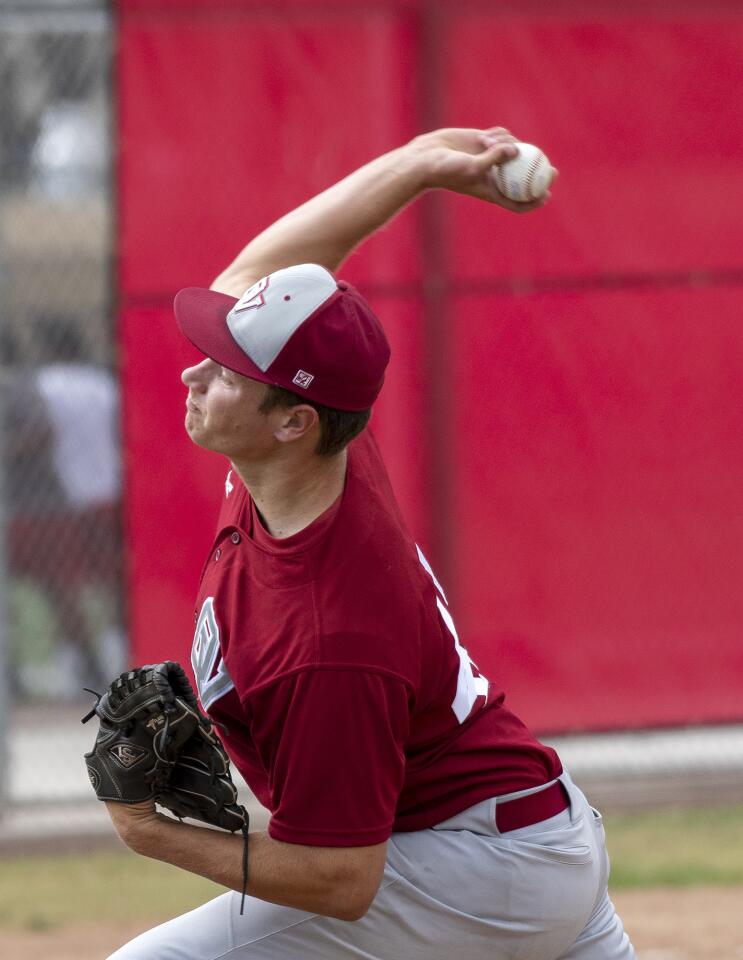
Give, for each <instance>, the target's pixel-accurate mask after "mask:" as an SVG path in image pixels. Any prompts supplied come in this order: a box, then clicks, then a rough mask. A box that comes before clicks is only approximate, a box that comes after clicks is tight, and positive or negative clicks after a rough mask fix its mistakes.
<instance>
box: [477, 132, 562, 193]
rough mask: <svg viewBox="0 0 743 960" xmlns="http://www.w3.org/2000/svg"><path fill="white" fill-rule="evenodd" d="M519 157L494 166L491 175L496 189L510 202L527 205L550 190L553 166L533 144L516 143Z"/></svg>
mask: <svg viewBox="0 0 743 960" xmlns="http://www.w3.org/2000/svg"><path fill="white" fill-rule="evenodd" d="M514 146H515V147H518V149H519V155H518V156H517V157H514V158H513V159H512V160H507V161H506V162H505V163H501V164H498V165H495V166H493V168H492V170H491V174H492V177H493V180H494V181H495V185H496V187H497V188H498V189H499V190H500V192H501V193H502V194H503V195H504V196H506V197H508V198H509V199H510V200H516V201H517V202H518V203H527V202H528V201H529V200H536V199H537V198H538V197H541V196H542V194H543V193H545V191H546V190H547V189H548V187H549V185H550V181H551V179H552V165H551V164H550V162H549V160H548V159H547V157H546V156H545V154H544V153H542V151H541V150H540V149H539V147H535V146H534V144H533V143H515V144H514Z"/></svg>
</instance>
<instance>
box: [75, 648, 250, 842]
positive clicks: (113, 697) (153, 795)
mask: <svg viewBox="0 0 743 960" xmlns="http://www.w3.org/2000/svg"><path fill="white" fill-rule="evenodd" d="M96 696H98V703H97V704H96V706H95V707H94V708H93V709H92V710H91V711H90V713H88V714H87V715H86V716H85V717H83V721H82V722H83V723H87V721H88V720H90V719H91V718H92V717H93V716H98V718H99V720H100V729H99V731H98V736H97V737H96V741H95V744H94V745H93V749H92V750H91V752H90V753H86V754H85V762H86V764H87V767H88V775H89V776H90V782H91V783H92V784H93V789H94V790H95V792H96V794H97V796H98V799H99V800H115V801H118V802H119V803H141V802H143V801H145V800H155V802H156V803H158V804H159V805H160V806H161V807H165V808H166V809H167V810H170V811H171V812H172V813H174V814H175V815H176V816H177V817H179V818H181V819H182V818H184V817H191V818H193V819H195V820H201V821H202V822H204V823H209V824H212V825H213V826H216V827H222V828H223V829H225V830H231V831H235V830H242V829H243V828H244V826H245V825H246V824H247V818H248V815H247V812H246V810H245V808H244V807H242V806H239V805H238V803H237V790H236V788H235V785H234V783H233V782H232V778H231V776H230V767H229V760H228V758H227V754H226V753H225V751H224V747H223V746H222V744H221V743H220V741H219V738H218V737H217V735H216V734H215V733H214V731H213V729H212V724H211V722H210V721H209V720H208V719H207V718H206V717H205V716H204V715H203V714H202V713H201V711H200V710H199V707H198V702H197V700H196V695H195V694H194V692H193V689H192V688H191V684H190V683H189V681H188V677H187V676H186V674H185V672H184V670H183V668H182V667H181V665H180V664H178V663H174V662H173V661H170V660H167V661H165V662H164V663H158V664H154V665H152V664H151V665H149V666H145V667H138V668H136V669H134V670H130V671H129V672H127V673H122V674H121V676H119V677H117V678H116V680H114V682H113V683H112V684H111V686H110V687H109V688H108V690H107V691H106V692H105V693H104V694H103V695H102V696H100V695H98V694H96Z"/></svg>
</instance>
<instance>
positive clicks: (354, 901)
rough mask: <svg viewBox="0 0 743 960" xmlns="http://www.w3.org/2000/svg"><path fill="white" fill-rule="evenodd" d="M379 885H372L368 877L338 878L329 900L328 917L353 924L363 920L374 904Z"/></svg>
mask: <svg viewBox="0 0 743 960" xmlns="http://www.w3.org/2000/svg"><path fill="white" fill-rule="evenodd" d="M378 889H379V883H378V882H377V883H372V882H370V880H369V877H368V876H358V875H356V876H348V875H346V876H345V877H343V878H340V877H339V878H337V879H336V881H335V883H333V886H332V893H331V896H330V897H329V898H328V907H329V909H328V910H327V915H328V916H330V917H333V918H334V919H335V920H345V921H347V922H349V923H353V922H354V921H355V920H361V918H362V917H364V916H365V915H366V913H367V911H368V910H369V907H371V905H372V903H373V902H374V898H375V897H376V895H377V890H378Z"/></svg>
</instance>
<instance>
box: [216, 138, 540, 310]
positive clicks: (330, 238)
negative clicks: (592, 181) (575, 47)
mask: <svg viewBox="0 0 743 960" xmlns="http://www.w3.org/2000/svg"><path fill="white" fill-rule="evenodd" d="M514 142H515V138H514V137H513V136H512V135H511V133H510V132H509V131H508V130H506V129H504V128H503V127H492V128H490V129H486V130H472V129H459V128H451V129H445V130H436V131H434V132H433V133H426V134H423V135H422V136H419V137H416V138H415V139H414V140H411V142H410V143H408V144H406V145H405V146H402V147H399V148H398V149H396V150H393V151H391V152H390V153H386V154H384V155H383V156H381V157H378V158H377V159H376V160H372V161H371V163H367V164H366V165H365V166H363V167H361V168H360V169H358V170H356V171H354V173H352V174H350V175H349V176H347V177H345V178H344V179H343V180H341V181H339V182H338V183H336V184H334V185H333V186H332V187H330V188H328V189H327V190H325V191H324V192H323V193H320V194H318V195H317V196H316V197H313V198H312V199H311V200H308V201H307V203H304V204H302V205H301V206H300V207H297V208H296V210H292V211H291V213H288V214H286V216H284V217H282V218H281V219H280V220H277V221H276V223H274V224H272V225H271V226H270V227H268V229H266V230H264V231H263V233H261V234H259V235H258V236H257V237H255V239H253V240H251V241H250V243H248V245H247V246H246V247H245V248H244V249H243V250H242V251H241V252H240V253H239V254H238V256H237V257H236V258H235V260H234V261H233V262H232V263H231V264H230V266H229V267H227V269H226V270H225V271H224V272H223V273H221V274H220V275H219V276H218V277H217V278H216V280H215V281H214V283H213V284H212V289H214V290H219V291H221V292H222V293H227V294H230V295H231V296H235V297H239V296H241V295H242V294H243V292H244V291H245V289H246V288H247V287H249V286H250V285H251V284H252V283H254V282H255V281H256V280H259V279H260V278H261V277H264V276H266V275H267V274H269V273H272V272H273V271H274V270H279V269H281V268H282V267H288V266H291V265H292V264H295V263H319V264H321V265H322V266H324V267H327V268H328V269H329V270H333V271H335V270H337V269H338V267H339V266H340V265H341V263H342V262H343V261H344V260H345V259H346V257H348V255H349V254H350V253H351V252H352V251H353V250H354V248H355V247H357V246H358V245H359V244H360V243H361V242H362V240H365V239H366V238H367V237H369V236H371V234H372V233H374V232H375V231H376V230H378V229H379V228H380V227H381V226H383V225H384V224H385V223H387V221H388V220H390V219H392V217H394V216H395V215H396V214H397V213H399V212H400V210H402V209H403V207H405V206H407V204H408V203H410V201H411V200H414V199H415V198H416V197H417V196H418V195H419V194H421V193H423V192H424V191H426V190H430V189H437V188H438V189H445V190H452V191H454V192H456V193H463V194H466V195H468V196H472V197H477V198H479V199H481V200H485V201H487V202H490V203H494V204H497V205H498V206H501V207H504V208H505V209H506V210H511V211H513V212H515V213H526V212H529V211H531V210H535V209H537V208H538V207H541V206H542V205H543V204H544V203H545V202H546V200H547V198H548V196H549V195H546V196H545V197H543V198H541V199H540V200H535V201H534V202H532V203H515V202H514V201H512V200H509V199H508V198H506V197H504V196H503V195H502V194H501V193H500V192H499V191H498V189H497V188H496V186H495V183H494V180H493V178H492V177H491V176H490V172H489V171H490V168H491V167H492V166H493V164H500V163H505V162H506V161H507V160H510V159H511V158H512V157H514V156H516V154H517V148H516V147H515V146H513V144H514Z"/></svg>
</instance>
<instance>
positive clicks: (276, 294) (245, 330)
mask: <svg viewBox="0 0 743 960" xmlns="http://www.w3.org/2000/svg"><path fill="white" fill-rule="evenodd" d="M337 289H338V285H337V283H336V281H335V278H334V277H333V275H332V274H331V273H329V272H328V271H327V270H325V269H324V268H323V267H320V266H317V264H314V263H304V264H300V265H298V266H294V267H286V268H285V269H283V270H277V271H276V272H275V273H271V274H269V275H268V276H267V277H263V278H262V279H261V280H259V281H258V282H257V283H254V284H253V286H252V287H250V288H249V289H248V290H246V291H245V293H244V294H243V295H242V297H240V299H239V300H238V302H237V303H236V304H235V306H234V307H233V308H232V310H230V312H229V313H228V314H227V326H228V328H229V331H230V333H231V334H232V336H233V338H234V340H235V342H236V343H237V344H238V345H239V347H240V349H241V350H243V351H244V353H246V354H247V355H248V356H249V357H250V359H251V360H252V361H253V363H254V364H255V365H256V366H257V367H259V368H260V369H261V370H262V371H263V372H264V373H265V372H266V370H268V368H269V367H270V366H271V364H272V363H273V362H274V360H275V359H276V357H277V356H278V355H279V353H281V351H282V350H283V349H284V347H285V346H286V343H287V341H288V340H289V338H290V337H291V336H292V334H293V333H295V331H296V330H297V329H298V328H299V327H300V326H301V325H302V324H303V323H304V321H305V320H306V319H307V318H308V317H309V316H311V315H312V314H313V313H314V312H315V311H316V310H317V309H318V307H320V306H321V305H322V304H323V303H325V301H326V300H327V299H328V298H329V297H330V296H332V295H333V294H334V293H335V291H336V290H337Z"/></svg>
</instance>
